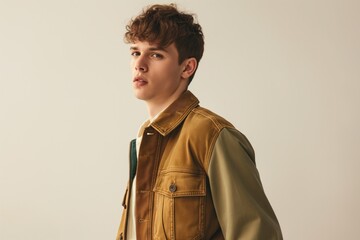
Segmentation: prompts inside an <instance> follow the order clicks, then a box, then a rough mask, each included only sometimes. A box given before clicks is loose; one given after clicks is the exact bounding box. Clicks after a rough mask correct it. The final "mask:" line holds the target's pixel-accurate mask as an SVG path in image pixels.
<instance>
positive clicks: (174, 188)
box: [169, 183, 176, 193]
mask: <svg viewBox="0 0 360 240" xmlns="http://www.w3.org/2000/svg"><path fill="white" fill-rule="evenodd" d="M169 191H170V192H172V193H173V192H176V184H175V183H172V184H171V185H170V187H169Z"/></svg>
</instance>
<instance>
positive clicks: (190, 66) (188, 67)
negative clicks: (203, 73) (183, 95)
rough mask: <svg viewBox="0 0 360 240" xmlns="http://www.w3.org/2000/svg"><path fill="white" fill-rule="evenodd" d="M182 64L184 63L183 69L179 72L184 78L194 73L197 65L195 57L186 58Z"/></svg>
mask: <svg viewBox="0 0 360 240" xmlns="http://www.w3.org/2000/svg"><path fill="white" fill-rule="evenodd" d="M183 65H184V70H183V72H182V73H181V77H182V78H185V79H186V78H189V77H191V75H193V74H194V72H195V70H196V67H197V61H196V59H195V58H188V59H185V60H184V62H183Z"/></svg>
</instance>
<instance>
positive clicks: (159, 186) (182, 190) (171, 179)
mask: <svg viewBox="0 0 360 240" xmlns="http://www.w3.org/2000/svg"><path fill="white" fill-rule="evenodd" d="M154 191H155V192H157V193H160V194H162V195H165V196H168V197H189V196H205V195H206V175H205V174H199V173H189V172H181V171H167V172H163V173H160V175H159V176H158V179H157V181H156V184H155V187H154Z"/></svg>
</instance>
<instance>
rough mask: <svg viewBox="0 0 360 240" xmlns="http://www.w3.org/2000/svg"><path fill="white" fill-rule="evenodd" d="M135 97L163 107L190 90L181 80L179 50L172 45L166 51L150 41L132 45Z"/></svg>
mask: <svg viewBox="0 0 360 240" xmlns="http://www.w3.org/2000/svg"><path fill="white" fill-rule="evenodd" d="M130 52H131V68H132V75H133V88H134V92H135V96H136V97H137V98H139V99H141V100H144V101H146V102H147V103H150V104H157V105H162V104H164V103H166V102H168V101H169V100H170V99H171V98H172V97H173V96H174V95H176V94H177V93H178V92H179V91H183V90H184V89H186V87H187V82H188V80H187V79H184V78H183V77H182V73H183V71H184V64H180V65H179V62H178V57H179V55H178V51H177V49H176V47H175V44H174V43H172V44H171V45H169V46H168V47H166V48H161V47H159V46H157V45H154V44H150V43H148V42H140V41H138V42H135V43H133V44H131V46H130Z"/></svg>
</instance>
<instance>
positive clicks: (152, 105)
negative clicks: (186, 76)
mask: <svg viewBox="0 0 360 240" xmlns="http://www.w3.org/2000/svg"><path fill="white" fill-rule="evenodd" d="M185 91H186V89H185V90H184V91H182V92H179V93H178V94H174V95H172V96H171V97H170V98H169V99H167V101H162V102H160V103H159V102H146V105H147V109H148V114H149V118H150V121H151V120H152V119H154V117H156V116H157V115H158V114H159V113H160V112H162V111H164V110H165V109H166V108H167V107H168V106H170V105H171V104H172V103H173V102H174V101H175V100H176V99H178V98H179V97H180V96H181V95H182V94H183V93H184V92H185Z"/></svg>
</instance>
